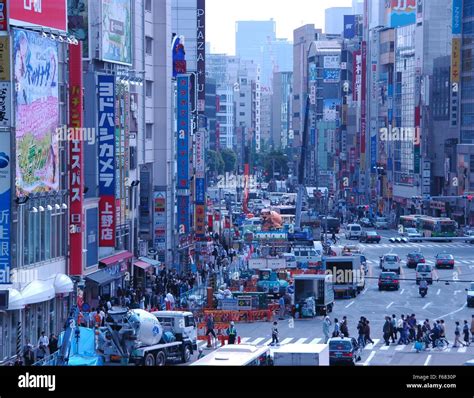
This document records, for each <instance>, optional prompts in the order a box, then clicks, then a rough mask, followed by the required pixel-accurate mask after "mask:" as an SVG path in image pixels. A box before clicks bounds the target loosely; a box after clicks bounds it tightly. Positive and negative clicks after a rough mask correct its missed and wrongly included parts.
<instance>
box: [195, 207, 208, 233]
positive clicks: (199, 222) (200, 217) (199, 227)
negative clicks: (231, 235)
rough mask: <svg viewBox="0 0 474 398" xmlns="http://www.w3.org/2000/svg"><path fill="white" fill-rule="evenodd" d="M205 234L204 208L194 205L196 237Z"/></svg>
mask: <svg viewBox="0 0 474 398" xmlns="http://www.w3.org/2000/svg"><path fill="white" fill-rule="evenodd" d="M205 234H206V206H204V205H196V235H201V236H204V235H205Z"/></svg>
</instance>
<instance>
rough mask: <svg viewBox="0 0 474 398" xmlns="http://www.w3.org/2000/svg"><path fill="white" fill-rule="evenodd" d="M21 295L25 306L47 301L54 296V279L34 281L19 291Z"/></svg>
mask: <svg viewBox="0 0 474 398" xmlns="http://www.w3.org/2000/svg"><path fill="white" fill-rule="evenodd" d="M21 295H22V297H23V303H24V304H25V305H28V304H36V303H43V302H45V301H49V300H51V299H53V298H54V297H55V296H56V291H55V290H54V279H48V280H46V281H40V280H35V281H33V282H31V283H30V284H29V285H28V286H26V287H25V288H24V289H23V290H22V291H21Z"/></svg>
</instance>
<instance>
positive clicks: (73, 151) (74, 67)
mask: <svg viewBox="0 0 474 398" xmlns="http://www.w3.org/2000/svg"><path fill="white" fill-rule="evenodd" d="M82 88H83V83H82V47H81V46H74V45H70V46H69V109H70V112H69V127H71V128H74V129H80V128H82V127H83V125H84V114H83V97H82V93H83V92H82ZM81 138H82V137H74V139H73V140H72V141H70V142H69V187H70V195H69V214H70V223H69V224H70V227H71V228H70V229H69V231H70V237H69V240H70V247H71V248H70V250H71V259H70V268H69V274H70V275H74V276H81V275H82V257H83V250H82V249H83V239H84V232H83V230H84V219H83V218H84V214H83V204H84V175H83V173H84V153H83V150H84V141H83V140H82V139H81ZM72 227H73V228H72Z"/></svg>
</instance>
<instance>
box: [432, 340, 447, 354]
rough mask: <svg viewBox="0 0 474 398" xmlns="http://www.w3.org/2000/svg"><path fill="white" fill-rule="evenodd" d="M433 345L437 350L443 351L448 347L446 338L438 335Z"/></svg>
mask: <svg viewBox="0 0 474 398" xmlns="http://www.w3.org/2000/svg"><path fill="white" fill-rule="evenodd" d="M434 346H435V348H437V349H438V350H440V351H444V350H446V349H447V348H448V346H449V341H448V340H447V339H446V337H438V338H437V339H436V340H435V342H434Z"/></svg>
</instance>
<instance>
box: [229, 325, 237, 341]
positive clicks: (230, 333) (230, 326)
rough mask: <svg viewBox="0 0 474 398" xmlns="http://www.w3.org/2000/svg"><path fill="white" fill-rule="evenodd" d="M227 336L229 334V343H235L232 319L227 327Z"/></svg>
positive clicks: (235, 336)
mask: <svg viewBox="0 0 474 398" xmlns="http://www.w3.org/2000/svg"><path fill="white" fill-rule="evenodd" d="M227 336H229V344H235V340H236V338H237V329H236V328H235V323H234V321H231V322H230V325H229V327H228V328H227Z"/></svg>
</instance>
